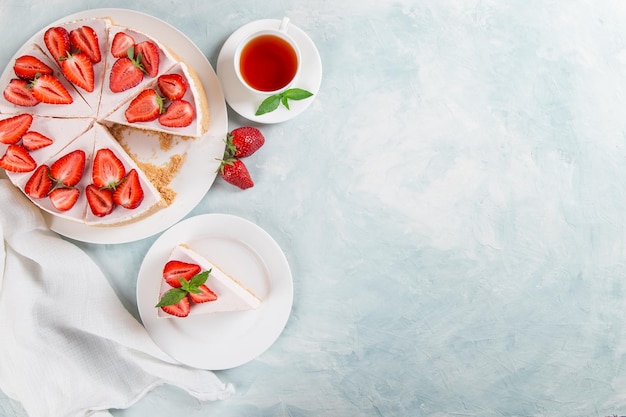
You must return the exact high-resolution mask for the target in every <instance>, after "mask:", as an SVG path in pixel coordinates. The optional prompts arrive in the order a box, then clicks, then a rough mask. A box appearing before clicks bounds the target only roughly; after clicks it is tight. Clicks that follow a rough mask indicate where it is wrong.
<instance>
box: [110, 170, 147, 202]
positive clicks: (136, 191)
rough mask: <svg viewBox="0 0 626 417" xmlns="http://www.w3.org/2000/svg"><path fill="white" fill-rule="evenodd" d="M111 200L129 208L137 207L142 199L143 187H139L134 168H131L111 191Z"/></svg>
mask: <svg viewBox="0 0 626 417" xmlns="http://www.w3.org/2000/svg"><path fill="white" fill-rule="evenodd" d="M113 201H115V204H117V205H120V206H122V207H124V208H127V209H130V210H132V209H135V208H137V207H139V205H140V204H141V202H142V201H143V188H141V183H140V182H139V174H137V171H136V170H135V169H131V170H130V172H129V173H128V175H126V178H125V179H124V180H123V181H122V183H121V184H120V185H118V186H117V188H116V189H115V192H114V193H113Z"/></svg>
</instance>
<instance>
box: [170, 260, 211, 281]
mask: <svg viewBox="0 0 626 417" xmlns="http://www.w3.org/2000/svg"><path fill="white" fill-rule="evenodd" d="M201 270H202V269H201V268H200V266H199V265H196V264H192V263H188V262H183V261H177V260H171V261H168V262H167V263H166V264H165V266H164V267H163V279H165V282H167V283H168V284H169V285H170V286H172V287H174V288H180V280H179V279H180V278H182V279H184V280H186V281H189V280H191V278H193V277H194V276H195V275H197V274H199V273H200V271H201Z"/></svg>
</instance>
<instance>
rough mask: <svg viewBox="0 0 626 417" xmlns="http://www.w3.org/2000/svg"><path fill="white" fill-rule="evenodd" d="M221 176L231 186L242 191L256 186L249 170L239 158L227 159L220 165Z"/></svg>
mask: <svg viewBox="0 0 626 417" xmlns="http://www.w3.org/2000/svg"><path fill="white" fill-rule="evenodd" d="M219 171H220V175H221V177H222V178H224V180H225V181H226V182H228V183H229V184H232V185H235V186H237V187H239V188H241V189H242V190H245V189H246V188H250V187H252V186H254V182H253V181H252V178H251V177H250V173H249V172H248V168H246V166H245V165H244V163H243V162H241V161H240V160H239V159H237V158H226V159H224V160H222V163H221V164H220V168H219Z"/></svg>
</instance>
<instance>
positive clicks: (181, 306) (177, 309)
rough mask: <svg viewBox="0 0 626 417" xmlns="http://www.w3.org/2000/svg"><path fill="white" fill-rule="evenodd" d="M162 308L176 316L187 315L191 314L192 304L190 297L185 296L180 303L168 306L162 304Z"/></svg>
mask: <svg viewBox="0 0 626 417" xmlns="http://www.w3.org/2000/svg"><path fill="white" fill-rule="evenodd" d="M161 309H162V310H163V311H165V312H166V313H167V314H171V315H173V316H176V317H187V316H188V315H189V312H190V311H191V305H190V303H189V298H188V297H184V298H183V299H182V300H180V301H179V302H178V303H176V304H172V305H168V306H162V307H161Z"/></svg>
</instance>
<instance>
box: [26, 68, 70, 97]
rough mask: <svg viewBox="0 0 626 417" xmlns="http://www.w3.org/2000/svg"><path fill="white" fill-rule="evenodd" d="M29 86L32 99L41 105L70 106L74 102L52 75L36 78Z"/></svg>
mask: <svg viewBox="0 0 626 417" xmlns="http://www.w3.org/2000/svg"><path fill="white" fill-rule="evenodd" d="M29 86H30V91H31V92H32V93H33V97H35V98H36V99H37V100H39V101H41V102H42V103H48V104H70V103H72V102H73V101H74V100H73V99H72V96H70V93H68V91H67V90H66V89H65V87H63V84H61V81H59V80H58V79H57V78H55V77H54V76H53V75H42V76H41V77H36V78H35V79H34V80H33V81H32V82H31V83H30V84H29Z"/></svg>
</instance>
